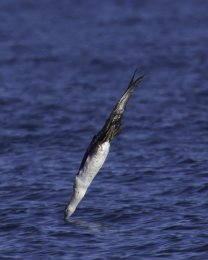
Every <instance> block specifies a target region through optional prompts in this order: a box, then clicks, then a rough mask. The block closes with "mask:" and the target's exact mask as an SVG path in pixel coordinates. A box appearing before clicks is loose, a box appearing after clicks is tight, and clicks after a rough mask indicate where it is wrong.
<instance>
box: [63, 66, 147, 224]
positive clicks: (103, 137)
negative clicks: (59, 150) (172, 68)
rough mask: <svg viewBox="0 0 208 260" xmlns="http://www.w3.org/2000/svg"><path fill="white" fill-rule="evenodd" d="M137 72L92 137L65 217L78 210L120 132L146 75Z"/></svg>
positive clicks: (76, 178)
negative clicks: (135, 93)
mask: <svg viewBox="0 0 208 260" xmlns="http://www.w3.org/2000/svg"><path fill="white" fill-rule="evenodd" d="M135 74H136V71H135V72H134V74H133V76H132V78H131V80H130V82H129V85H128V88H127V90H126V92H125V93H124V94H123V96H122V97H121V99H120V100H119V102H118V103H117V104H116V106H115V107H114V109H113V111H112V112H111V114H110V116H109V118H108V119H107V120H106V122H105V124H104V126H103V128H102V129H101V130H100V131H99V132H98V133H97V134H96V135H95V136H94V137H93V138H92V141H91V143H90V144H89V147H88V148H87V151H86V152H85V154H84V157H83V159H82V162H81V165H80V168H79V171H78V173H77V175H76V177H75V181H74V187H73V192H72V196H71V199H70V201H69V203H68V204H67V206H66V209H65V214H64V217H65V219H68V218H69V217H70V216H71V215H72V214H73V213H74V211H75V210H76V208H77V206H78V204H79V203H80V201H81V200H82V199H83V197H84V195H85V193H86V191H87V189H88V187H89V186H90V184H91V182H92V181H93V179H94V178H95V176H96V175H97V173H98V172H99V170H100V168H101V167H102V166H103V164H104V162H105V160H106V158H107V155H108V153H109V148H110V143H111V141H112V140H113V139H114V138H115V137H116V136H118V134H119V133H120V130H121V122H122V117H123V113H124V110H125V107H126V104H127V102H128V100H129V98H130V96H131V94H132V93H133V92H134V90H135V88H136V87H137V86H138V85H139V83H140V82H141V81H142V79H143V77H144V76H140V77H138V78H135Z"/></svg>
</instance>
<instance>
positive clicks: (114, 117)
mask: <svg viewBox="0 0 208 260" xmlns="http://www.w3.org/2000/svg"><path fill="white" fill-rule="evenodd" d="M135 74H136V71H135V72H134V74H133V76H132V78H131V80H130V82H129V85H128V88H127V90H126V92H125V93H124V94H123V96H122V97H121V99H120V100H119V102H118V103H117V104H116V106H115V107H114V109H113V111H112V112H111V114H110V116H109V118H108V119H107V120H106V123H105V125H104V126H103V128H102V129H101V130H100V131H99V132H98V134H97V135H95V136H94V137H93V139H92V141H91V143H90V145H89V147H88V149H87V151H86V152H85V154H84V157H83V159H82V162H81V165H80V169H81V168H82V167H83V165H84V163H85V161H86V159H87V157H88V155H89V154H90V153H91V154H93V153H94V152H95V151H96V150H97V147H98V146H99V144H102V143H104V142H106V141H109V142H110V141H112V139H113V138H114V137H116V136H118V134H119V133H120V130H121V123H122V118H123V113H124V110H125V107H126V104H127V102H128V100H129V98H130V96H131V94H132V93H133V92H134V90H135V88H136V87H137V86H138V85H139V83H140V82H141V81H142V79H143V77H144V76H140V77H138V78H136V79H134V78H135Z"/></svg>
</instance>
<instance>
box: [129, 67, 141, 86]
mask: <svg viewBox="0 0 208 260" xmlns="http://www.w3.org/2000/svg"><path fill="white" fill-rule="evenodd" d="M137 71H138V69H137V68H136V69H135V71H134V73H133V75H132V77H131V80H130V82H129V86H128V88H129V87H131V86H132V85H134V86H135V85H138V84H139V83H140V82H141V81H142V80H143V78H144V74H143V75H141V76H139V77H138V78H136V79H135V75H136V73H137Z"/></svg>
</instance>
